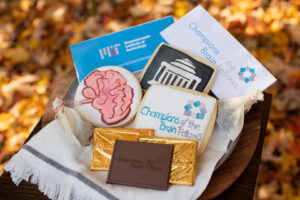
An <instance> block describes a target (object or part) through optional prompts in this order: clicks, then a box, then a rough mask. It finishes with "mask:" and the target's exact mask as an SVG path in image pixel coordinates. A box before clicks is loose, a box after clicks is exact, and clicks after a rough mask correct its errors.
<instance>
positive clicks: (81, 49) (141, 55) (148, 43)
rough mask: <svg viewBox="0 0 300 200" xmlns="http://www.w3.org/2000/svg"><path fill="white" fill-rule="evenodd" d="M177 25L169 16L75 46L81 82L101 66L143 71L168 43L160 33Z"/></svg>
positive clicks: (74, 53)
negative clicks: (159, 49) (156, 53)
mask: <svg viewBox="0 0 300 200" xmlns="http://www.w3.org/2000/svg"><path fill="white" fill-rule="evenodd" d="M173 22H174V20H173V17H171V16H169V17H165V18H162V19H159V20H155V21H152V22H148V23H145V24H141V25H138V26H135V27H131V28H128V29H125V30H122V31H119V32H115V33H111V34H108V35H104V36H101V37H97V38H94V39H91V40H87V41H84V42H80V43H78V44H74V45H72V46H71V47H70V48H71V53H72V57H73V60H74V64H75V69H76V73H77V78H78V80H79V82H81V81H82V79H84V77H85V76H86V75H88V74H89V73H90V72H91V71H93V70H94V69H96V68H99V67H101V66H107V65H117V66H122V67H124V68H126V69H128V70H129V71H131V72H138V71H140V70H142V69H143V68H144V66H145V65H146V63H147V61H148V60H149V58H150V57H151V55H152V53H153V52H154V50H155V49H156V47H157V46H158V45H159V44H160V43H161V42H166V41H165V40H164V39H163V38H162V37H161V36H160V32H161V31H162V30H164V29H165V28H167V27H168V26H169V25H171V24H172V23H173Z"/></svg>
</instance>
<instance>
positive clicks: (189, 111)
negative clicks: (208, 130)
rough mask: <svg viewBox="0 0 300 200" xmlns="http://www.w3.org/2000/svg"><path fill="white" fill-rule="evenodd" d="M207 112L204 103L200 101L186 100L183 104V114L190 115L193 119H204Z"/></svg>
mask: <svg viewBox="0 0 300 200" xmlns="http://www.w3.org/2000/svg"><path fill="white" fill-rule="evenodd" d="M206 113H207V110H206V105H205V104H204V103H201V102H200V101H191V100H190V101H188V103H187V104H186V105H185V106H184V113H183V115H185V116H189V117H192V118H194V119H204V118H205V114H206Z"/></svg>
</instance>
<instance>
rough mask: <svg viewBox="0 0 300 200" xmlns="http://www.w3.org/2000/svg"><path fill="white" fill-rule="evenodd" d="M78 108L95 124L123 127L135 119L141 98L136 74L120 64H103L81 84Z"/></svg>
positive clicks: (83, 115)
mask: <svg viewBox="0 0 300 200" xmlns="http://www.w3.org/2000/svg"><path fill="white" fill-rule="evenodd" d="M74 100H75V102H77V103H78V104H79V105H77V106H76V107H75V108H76V109H77V111H78V112H79V114H80V116H81V117H82V118H83V119H84V120H86V121H88V122H90V123H92V124H93V125H95V126H105V127H108V126H122V125H124V124H126V123H127V122H128V121H130V119H132V118H133V116H134V115H135V113H136V111H137V107H138V105H139V103H140V100H141V88H140V85H139V83H138V81H137V80H136V78H135V76H134V75H133V74H132V73H130V72H129V71H127V70H125V69H123V68H121V67H117V66H107V67H100V68H98V69H96V70H94V71H93V72H91V73H90V74H89V75H87V76H86V77H85V78H84V80H83V81H82V82H81V83H80V84H79V86H78V89H77V91H76V94H75V99H74Z"/></svg>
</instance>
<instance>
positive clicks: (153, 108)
mask: <svg viewBox="0 0 300 200" xmlns="http://www.w3.org/2000/svg"><path fill="white" fill-rule="evenodd" d="M216 114H217V100H216V99H215V98H213V97H211V96H208V95H207V94H204V93H200V92H197V91H193V90H189V89H184V88H180V87H174V86H164V85H152V86H151V87H150V88H149V89H148V90H147V92H146V94H145V96H144V98H143V100H142V103H141V104H140V106H139V110H138V112H137V115H136V118H135V121H134V126H135V128H152V129H154V135H155V136H158V137H174V138H186V139H196V140H198V153H200V154H201V153H202V152H203V151H204V149H205V147H206V145H207V143H208V140H209V138H210V136H211V133H212V130H213V127H214V123H215V119H216Z"/></svg>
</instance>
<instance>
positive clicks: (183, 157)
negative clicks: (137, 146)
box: [138, 137, 198, 185]
mask: <svg viewBox="0 0 300 200" xmlns="http://www.w3.org/2000/svg"><path fill="white" fill-rule="evenodd" d="M138 141H139V142H149V143H159V144H173V145H174V153H173V158H172V165H171V174H170V179H169V183H172V184H177V185H194V180H195V171H196V162H197V146H198V141H197V140H191V139H179V138H164V137H139V138H138Z"/></svg>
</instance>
